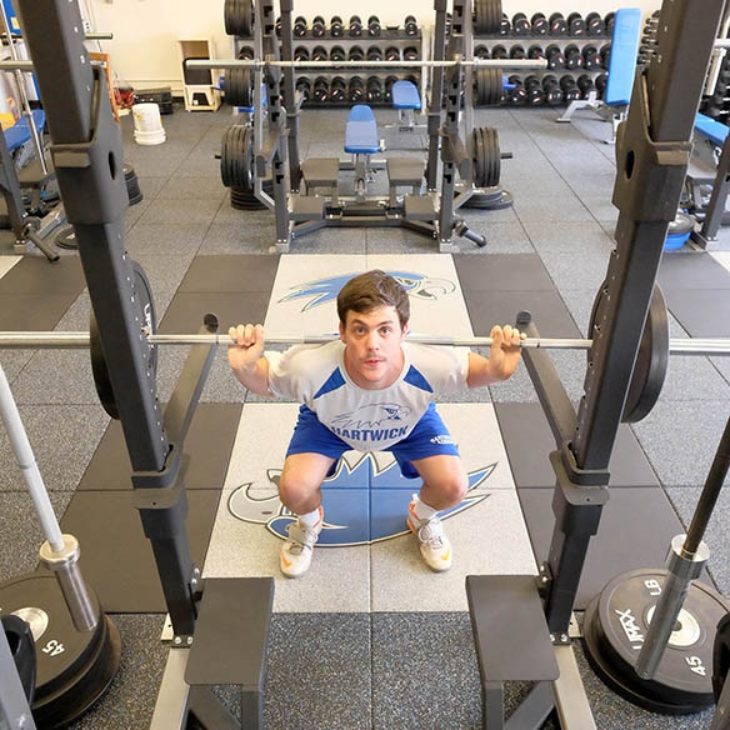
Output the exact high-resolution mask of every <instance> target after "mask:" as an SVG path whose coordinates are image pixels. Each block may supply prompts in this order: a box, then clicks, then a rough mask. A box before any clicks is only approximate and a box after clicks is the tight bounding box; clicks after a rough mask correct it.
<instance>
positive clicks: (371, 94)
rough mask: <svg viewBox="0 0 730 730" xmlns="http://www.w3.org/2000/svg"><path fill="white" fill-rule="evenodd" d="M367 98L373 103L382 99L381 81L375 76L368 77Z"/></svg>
mask: <svg viewBox="0 0 730 730" xmlns="http://www.w3.org/2000/svg"><path fill="white" fill-rule="evenodd" d="M366 95H367V100H368V101H370V102H373V103H379V102H381V101H383V82H382V81H381V80H380V79H379V78H378V77H377V76H370V77H368V83H367V89H366Z"/></svg>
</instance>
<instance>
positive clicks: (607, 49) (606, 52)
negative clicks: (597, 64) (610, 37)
mask: <svg viewBox="0 0 730 730" xmlns="http://www.w3.org/2000/svg"><path fill="white" fill-rule="evenodd" d="M600 54H601V66H602V67H603V68H605V69H606V70H608V64H609V63H610V62H611V44H610V43H604V44H603V45H602V46H601V50H600Z"/></svg>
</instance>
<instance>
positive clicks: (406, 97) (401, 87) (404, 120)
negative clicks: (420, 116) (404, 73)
mask: <svg viewBox="0 0 730 730" xmlns="http://www.w3.org/2000/svg"><path fill="white" fill-rule="evenodd" d="M391 96H392V100H393V102H392V103H393V109H395V110H396V111H397V112H398V122H397V123H396V124H386V125H385V128H386V129H395V130H397V131H398V132H399V133H400V132H402V133H405V134H415V133H416V132H425V131H426V125H425V124H416V112H420V111H421V109H422V105H421V96H420V94H419V93H418V88H417V87H416V85H415V84H414V83H413V82H412V81H406V80H405V79H401V80H400V81H396V82H395V83H394V84H393V87H392V89H391ZM388 147H390V148H391V149H398V148H397V147H395V146H393V145H390V144H389V145H388ZM422 148H423V149H426V147H425V146H423V147H422ZM404 149H410V148H404Z"/></svg>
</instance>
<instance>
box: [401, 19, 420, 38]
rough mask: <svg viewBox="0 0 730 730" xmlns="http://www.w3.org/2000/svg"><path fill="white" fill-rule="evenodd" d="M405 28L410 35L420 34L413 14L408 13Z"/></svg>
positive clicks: (404, 22) (404, 23)
mask: <svg viewBox="0 0 730 730" xmlns="http://www.w3.org/2000/svg"><path fill="white" fill-rule="evenodd" d="M403 29H404V30H405V32H406V35H408V36H415V35H418V23H417V22H416V19H415V18H414V17H413V16H412V15H406V19H405V20H404V21H403Z"/></svg>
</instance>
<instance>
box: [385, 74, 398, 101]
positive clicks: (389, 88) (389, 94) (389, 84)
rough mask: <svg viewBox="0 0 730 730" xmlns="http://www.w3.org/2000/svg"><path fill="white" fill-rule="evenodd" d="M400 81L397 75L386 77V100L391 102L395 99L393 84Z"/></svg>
mask: <svg viewBox="0 0 730 730" xmlns="http://www.w3.org/2000/svg"><path fill="white" fill-rule="evenodd" d="M396 81H398V77H397V76H387V77H386V79H385V101H386V102H387V103H388V104H390V102H391V101H393V84H394V83H395V82H396Z"/></svg>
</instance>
